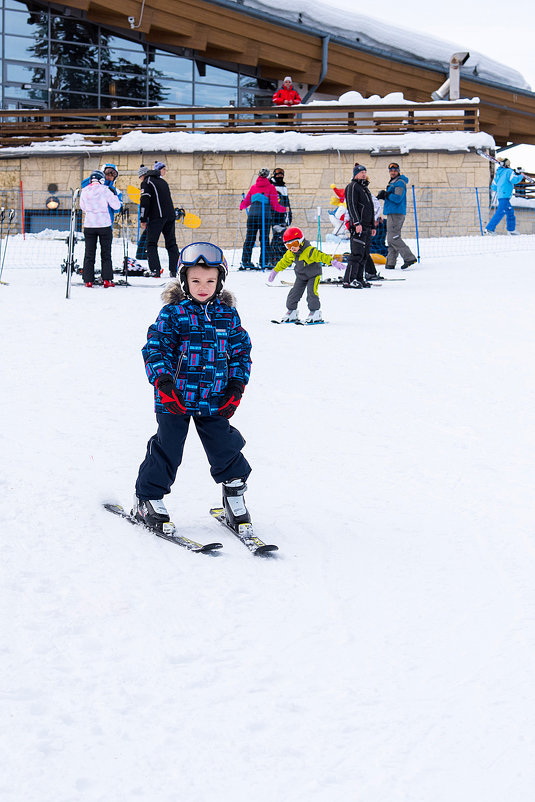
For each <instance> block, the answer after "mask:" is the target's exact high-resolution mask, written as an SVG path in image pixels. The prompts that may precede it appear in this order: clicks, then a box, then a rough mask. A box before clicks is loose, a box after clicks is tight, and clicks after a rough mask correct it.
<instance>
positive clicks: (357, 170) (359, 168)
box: [353, 164, 367, 178]
mask: <svg viewBox="0 0 535 802" xmlns="http://www.w3.org/2000/svg"><path fill="white" fill-rule="evenodd" d="M366 169H367V168H366V167H364V165H363V164H356V165H355V166H354V167H353V178H355V176H356V175H357V174H358V173H361V172H362V171H363V170H366Z"/></svg>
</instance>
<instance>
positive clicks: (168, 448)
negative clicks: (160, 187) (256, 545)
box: [132, 242, 251, 529]
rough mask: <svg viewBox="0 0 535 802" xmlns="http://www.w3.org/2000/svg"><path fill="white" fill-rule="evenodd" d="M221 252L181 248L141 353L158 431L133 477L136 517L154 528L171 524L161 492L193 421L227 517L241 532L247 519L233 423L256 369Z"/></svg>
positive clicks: (243, 467) (243, 463) (204, 246)
mask: <svg viewBox="0 0 535 802" xmlns="http://www.w3.org/2000/svg"><path fill="white" fill-rule="evenodd" d="M227 272H228V271H227V263H226V260H225V258H224V256H223V251H222V250H221V248H219V247H218V246H217V245H213V244H211V243H207V242H193V243H192V244H191V245H187V246H186V247H185V248H183V250H182V253H181V254H180V261H179V264H178V279H177V280H176V281H173V282H171V283H170V284H168V286H167V287H166V289H165V291H164V293H163V296H162V297H163V300H164V301H165V306H164V307H163V309H162V310H161V311H160V314H159V315H158V318H157V320H156V322H155V323H154V324H153V325H152V326H150V328H149V331H148V337H147V343H146V345H145V346H144V348H143V351H142V353H143V358H144V360H145V369H146V372H147V376H148V379H149V382H150V383H151V384H153V385H154V399H155V411H156V420H157V422H158V431H157V433H156V434H155V435H154V436H153V437H151V438H150V440H149V442H148V445H147V453H146V456H145V459H144V461H143V462H142V464H141V466H140V469H139V474H138V477H137V482H136V495H135V497H134V508H133V510H132V515H134V516H135V517H136V518H137V519H138V520H139V521H141V522H143V523H146V524H147V525H148V526H151V527H156V528H158V527H160V526H162V525H163V524H164V523H166V522H168V521H169V514H168V512H167V510H166V508H165V504H164V502H163V497H164V495H166V494H167V493H169V492H170V491H171V486H172V484H173V482H174V481H175V477H176V472H177V469H178V466H179V465H180V463H181V462H182V453H183V450H184V443H185V441H186V436H187V433H188V428H189V424H190V421H191V420H193V423H194V425H195V428H196V429H197V433H198V435H199V437H200V439H201V441H202V444H203V447H204V450H205V452H206V456H207V457H208V461H209V463H210V473H211V474H212V477H213V479H214V480H215V481H216V482H218V483H222V485H223V506H224V509H225V513H226V520H227V522H228V523H229V524H230V526H231V527H233V528H234V529H237V528H238V526H239V524H241V523H247V522H250V520H251V519H250V517H249V513H248V511H247V508H246V506H245V499H244V492H245V490H246V487H247V486H246V479H247V478H248V476H249V474H250V472H251V467H250V465H249V463H248V462H247V460H246V459H245V457H244V456H243V454H242V448H243V446H244V445H245V440H244V439H243V437H242V436H241V434H240V433H239V431H238V430H237V429H235V428H234V427H233V426H231V425H230V423H229V418H231V417H232V415H234V413H235V412H236V409H237V408H238V405H239V403H240V400H241V397H242V395H243V391H244V388H245V385H246V384H247V382H248V381H249V373H250V367H251V358H250V352H251V341H250V339H249V335H248V334H247V332H246V331H245V330H244V329H243V328H242V326H241V322H240V318H239V315H238V312H237V310H236V309H235V306H234V304H235V300H234V297H233V295H232V294H231V293H230V292H228V291H227V290H224V289H223V285H224V282H225V279H226V277H227Z"/></svg>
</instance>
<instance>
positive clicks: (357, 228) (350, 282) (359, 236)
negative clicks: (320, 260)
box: [344, 164, 375, 289]
mask: <svg viewBox="0 0 535 802" xmlns="http://www.w3.org/2000/svg"><path fill="white" fill-rule="evenodd" d="M368 184H369V181H368V178H367V172H366V168H365V167H364V165H362V164H356V165H355V166H354V168H353V180H352V181H351V182H350V183H349V184H348V185H347V187H346V189H345V199H346V205H347V213H348V216H349V234H350V238H349V242H350V245H351V253H350V255H349V259H348V260H347V268H346V272H345V273H344V287H346V288H349V287H351V288H354V289H360V288H362V287H371V284H370V283H369V282H367V281H366V273H365V267H366V261H367V259H368V256H369V254H370V243H371V238H372V237H373V236H374V235H375V212H374V208H373V199H372V196H371V193H370V191H369V189H368Z"/></svg>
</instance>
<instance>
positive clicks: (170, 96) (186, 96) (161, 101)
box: [149, 80, 193, 106]
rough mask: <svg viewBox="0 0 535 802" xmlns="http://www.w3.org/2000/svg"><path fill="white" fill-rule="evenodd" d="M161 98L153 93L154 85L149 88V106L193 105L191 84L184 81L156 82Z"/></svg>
mask: <svg viewBox="0 0 535 802" xmlns="http://www.w3.org/2000/svg"><path fill="white" fill-rule="evenodd" d="M157 88H158V90H159V93H160V95H161V97H160V98H159V97H158V94H157V93H155V85H154V84H151V85H150V86H149V106H191V105H192V103H193V84H190V83H187V82H186V81H165V80H163V81H158V83H157Z"/></svg>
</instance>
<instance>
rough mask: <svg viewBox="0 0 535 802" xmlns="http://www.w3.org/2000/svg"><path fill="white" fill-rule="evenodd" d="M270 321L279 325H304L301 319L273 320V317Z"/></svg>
mask: <svg viewBox="0 0 535 802" xmlns="http://www.w3.org/2000/svg"><path fill="white" fill-rule="evenodd" d="M271 322H272V323H277V324H279V325H280V324H282V325H286V324H288V325H290V324H291V323H293V324H294V325H295V326H304V325H305V324H304V323H303V321H302V320H275V319H273V320H272V321H271Z"/></svg>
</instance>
